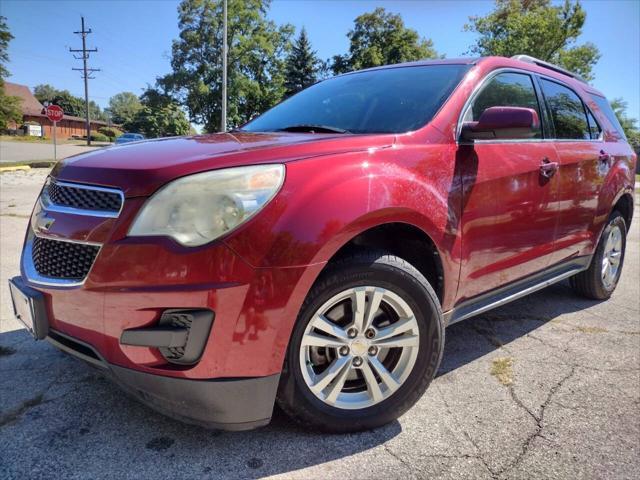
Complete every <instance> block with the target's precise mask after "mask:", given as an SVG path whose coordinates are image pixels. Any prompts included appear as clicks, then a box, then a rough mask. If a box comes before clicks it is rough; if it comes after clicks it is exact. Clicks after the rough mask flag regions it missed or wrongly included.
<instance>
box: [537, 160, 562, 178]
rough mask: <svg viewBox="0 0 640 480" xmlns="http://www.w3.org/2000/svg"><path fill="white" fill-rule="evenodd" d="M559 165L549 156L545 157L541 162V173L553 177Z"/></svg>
mask: <svg viewBox="0 0 640 480" xmlns="http://www.w3.org/2000/svg"><path fill="white" fill-rule="evenodd" d="M558 166H559V165H558V162H552V161H550V160H549V159H548V158H545V159H543V160H542V163H541V164H540V175H542V176H543V177H544V178H551V177H553V176H554V175H555V174H556V172H557V171H558Z"/></svg>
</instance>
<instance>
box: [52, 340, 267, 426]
mask: <svg viewBox="0 0 640 480" xmlns="http://www.w3.org/2000/svg"><path fill="white" fill-rule="evenodd" d="M46 339H47V340H48V341H49V342H50V343H51V344H53V345H54V346H55V347H57V348H59V349H60V350H63V351H64V352H66V353H69V354H70V355H72V356H74V357H76V358H79V359H81V360H84V361H86V362H88V363H90V364H92V365H94V366H95V367H98V368H99V369H101V370H102V371H103V372H104V374H105V375H106V376H107V377H109V378H110V379H111V380H112V381H113V382H114V383H116V384H117V385H118V386H119V387H120V388H122V389H123V390H124V391H125V392H127V393H129V394H130V395H132V396H133V397H135V398H136V399H137V400H139V401H141V402H142V403H144V404H145V405H148V406H149V407H151V408H153V409H154V410H156V411H158V412H160V413H162V414H164V415H166V416H169V417H172V418H175V419H177V420H180V421H182V422H187V423H191V424H195V425H200V426H203V427H206V428H212V429H222V430H249V429H252V428H257V427H261V426H264V425H266V424H268V423H269V421H270V420H271V414H272V412H273V405H274V403H275V397H276V391H277V389H278V382H279V380H280V374H279V373H278V374H275V375H269V376H266V377H254V378H224V379H215V380H193V379H188V378H177V377H166V376H163V375H154V374H151V373H145V372H141V371H137V370H132V369H129V368H123V367H119V366H117V365H113V364H109V363H108V362H106V361H105V360H104V359H103V358H102V357H101V356H100V354H99V353H98V352H97V351H96V350H95V349H94V348H93V347H92V346H91V345H89V344H87V343H85V342H82V341H80V340H78V339H75V338H73V337H70V336H68V335H64V334H61V333H60V332H56V331H55V330H53V331H50V334H49V336H48V337H47V338H46Z"/></svg>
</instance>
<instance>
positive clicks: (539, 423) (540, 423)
mask: <svg viewBox="0 0 640 480" xmlns="http://www.w3.org/2000/svg"><path fill="white" fill-rule="evenodd" d="M575 373H576V367H575V366H572V367H571V371H570V372H569V373H568V374H567V375H565V376H564V377H563V378H562V379H561V380H560V381H559V382H558V383H556V384H555V385H554V386H553V387H551V389H550V390H549V393H548V395H547V398H546V399H545V401H544V402H542V405H540V414H539V415H536V414H535V413H534V412H532V411H531V410H530V409H529V408H527V407H526V406H525V405H524V404H523V403H522V401H520V400H519V399H518V398H517V396H516V395H515V392H512V393H511V397H512V398H513V399H514V401H515V403H516V404H517V405H518V406H520V407H522V408H523V409H524V410H525V411H526V412H527V413H528V414H529V415H531V417H532V418H533V419H534V420H535V422H536V428H535V430H534V432H533V433H532V434H531V435H529V436H528V437H527V439H526V440H525V441H524V443H523V444H522V446H521V448H522V450H521V452H520V454H518V455H517V456H516V458H515V459H514V461H513V462H511V463H510V464H509V465H507V466H506V467H504V468H502V469H501V470H500V471H499V472H497V473H498V475H502V474H504V473H506V472H508V471H509V470H512V469H513V468H515V467H517V466H518V464H519V463H520V462H521V461H522V459H523V458H524V457H525V455H526V454H527V452H528V451H529V447H530V446H531V444H532V443H533V441H534V440H535V439H536V438H538V437H541V438H545V437H544V436H543V435H542V430H543V428H544V414H545V412H546V409H547V407H548V406H549V405H550V404H551V400H552V399H553V396H554V395H555V394H556V392H557V391H558V390H559V389H560V388H561V387H562V385H564V383H565V382H566V381H567V380H569V379H570V378H571V377H573V375H574V374H575ZM510 390H512V391H513V388H512V387H510Z"/></svg>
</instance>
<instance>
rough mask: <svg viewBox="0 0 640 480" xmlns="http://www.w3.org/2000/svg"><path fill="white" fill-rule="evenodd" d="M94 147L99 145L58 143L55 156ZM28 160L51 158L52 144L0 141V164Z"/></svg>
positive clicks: (65, 155)
mask: <svg viewBox="0 0 640 480" xmlns="http://www.w3.org/2000/svg"><path fill="white" fill-rule="evenodd" d="M96 148H100V147H87V146H86V145H71V144H62V145H58V147H57V158H58V160H61V159H63V158H67V157H70V156H72V155H77V154H78V153H83V152H90V151H92V150H95V149H96ZM30 160H53V144H51V143H31V142H7V141H0V164H2V163H8V162H26V161H30Z"/></svg>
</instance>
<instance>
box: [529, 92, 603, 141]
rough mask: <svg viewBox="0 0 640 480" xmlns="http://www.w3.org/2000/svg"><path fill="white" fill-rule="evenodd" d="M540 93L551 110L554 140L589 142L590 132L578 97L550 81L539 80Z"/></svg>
mask: <svg viewBox="0 0 640 480" xmlns="http://www.w3.org/2000/svg"><path fill="white" fill-rule="evenodd" d="M541 85H542V92H543V93H544V96H545V98H546V100H547V104H548V105H549V109H550V110H551V118H552V119H553V125H554V127H555V131H556V138H558V139H567V140H590V139H591V131H590V129H589V123H588V121H587V115H586V112H585V108H584V105H583V103H582V100H580V97H578V95H577V94H576V93H575V92H574V91H573V90H571V89H569V88H567V87H565V86H563V85H560V84H559V83H556V82H552V81H550V80H545V79H542V80H541Z"/></svg>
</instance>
